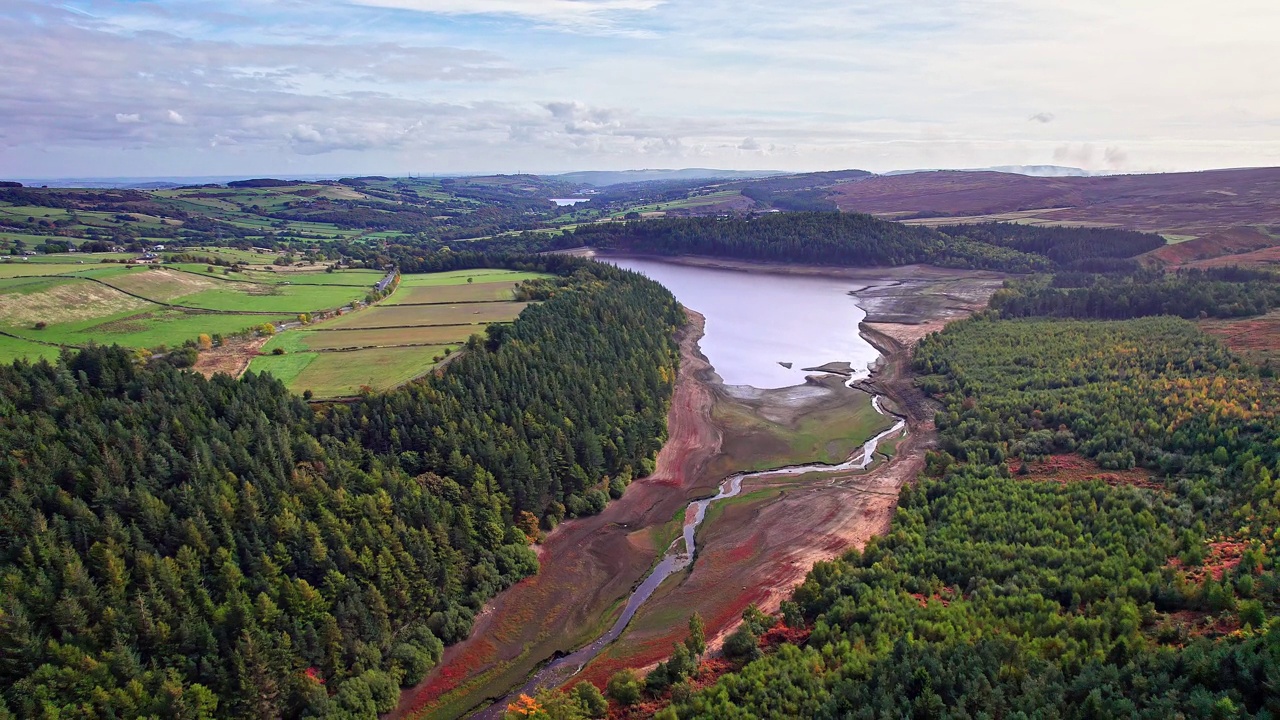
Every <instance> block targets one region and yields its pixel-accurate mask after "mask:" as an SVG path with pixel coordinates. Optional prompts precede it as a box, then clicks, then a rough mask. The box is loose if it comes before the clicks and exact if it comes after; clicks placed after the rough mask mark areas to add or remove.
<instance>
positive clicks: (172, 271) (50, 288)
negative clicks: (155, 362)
mask: <svg viewBox="0 0 1280 720" xmlns="http://www.w3.org/2000/svg"><path fill="white" fill-rule="evenodd" d="M61 257H62V258H66V257H75V255H74V254H73V255H70V256H61ZM382 275H383V274H382V273H381V272H378V271H341V272H334V273H324V272H320V273H293V274H291V278H293V279H294V280H296V281H297V282H298V283H299V284H293V282H290V283H289V284H285V283H284V282H273V283H265V282H264V283H257V282H245V281H243V280H237V281H229V280H225V279H223V278H221V277H216V276H210V275H207V274H200V273H192V272H182V271H180V270H179V269H177V268H167V267H161V266H134V265H122V264H117V263H91V264H85V265H80V264H67V263H66V262H65V261H64V262H62V263H34V262H32V263H27V262H22V263H12V264H7V263H0V331H3V332H6V333H9V334H11V335H15V336H18V337H19V338H22V339H13V338H6V340H5V342H4V349H3V352H2V353H0V362H8V361H11V360H13V359H15V358H19V357H27V358H33V359H34V358H37V357H50V356H53V355H56V354H57V351H58V349H57V347H56V346H58V345H66V346H72V347H83V346H85V345H88V344H90V343H96V344H100V345H110V344H119V345H123V346H126V347H133V348H156V347H159V346H162V345H163V346H167V347H176V346H179V345H181V344H182V343H184V342H186V341H189V340H194V339H196V338H197V337H198V336H199V335H201V334H208V335H234V334H238V333H242V332H245V331H249V330H251V329H253V328H255V327H257V326H259V325H262V324H264V323H273V324H279V323H285V322H292V321H295V320H296V319H297V315H298V314H299V313H304V312H307V313H310V312H316V311H321V310H331V309H334V308H337V307H340V306H343V305H346V304H349V303H351V302H352V301H354V300H358V299H361V298H363V297H364V296H365V295H366V293H367V292H368V291H369V290H370V289H372V286H373V284H374V283H375V282H376V281H377V280H378V279H380V278H381V277H382ZM307 280H319V281H320V282H318V283H316V284H301V283H304V282H306V281H307ZM337 281H345V282H337ZM347 283H351V284H347ZM171 305H178V306H183V307H170V306H171ZM250 313H258V314H250ZM38 324H43V327H41V328H40V329H37V325H38ZM450 334H451V335H452V334H454V333H450ZM450 339H451V338H450ZM32 341H41V342H43V343H47V344H39V343H36V342H32Z"/></svg>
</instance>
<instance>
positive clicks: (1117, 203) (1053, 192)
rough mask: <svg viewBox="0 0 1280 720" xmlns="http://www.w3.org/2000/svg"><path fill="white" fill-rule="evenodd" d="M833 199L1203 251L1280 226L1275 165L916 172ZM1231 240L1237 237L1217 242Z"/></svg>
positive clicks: (886, 211)
mask: <svg viewBox="0 0 1280 720" xmlns="http://www.w3.org/2000/svg"><path fill="white" fill-rule="evenodd" d="M833 198H834V200H835V202H836V204H837V205H838V206H839V207H840V209H841V210H845V211H857V212H867V213H872V214H875V215H879V216H882V217H890V218H893V219H898V220H904V221H907V222H913V223H919V224H948V223H954V222H957V221H958V220H959V219H961V218H963V219H964V220H965V221H970V222H984V221H989V220H1007V221H1017V222H1023V223H1035V224H1056V225H1080V224H1095V223H1096V224H1099V225H1104V226H1109V227H1120V228H1126V229H1131V230H1142V231H1146V232H1157V233H1161V234H1165V235H1168V236H1174V237H1173V239H1176V240H1187V239H1192V238H1211V240H1210V241H1209V242H1206V243H1202V245H1204V246H1205V247H1204V248H1203V250H1202V253H1204V254H1211V253H1212V252H1213V250H1212V246H1213V240H1212V238H1214V237H1215V236H1218V235H1219V234H1221V233H1224V232H1227V231H1231V232H1233V233H1235V234H1236V235H1237V236H1239V235H1240V234H1242V233H1244V234H1250V235H1252V236H1253V237H1254V238H1255V241H1254V244H1253V247H1257V246H1259V245H1262V244H1274V242H1275V238H1274V237H1273V234H1274V232H1275V230H1274V228H1276V227H1280V168H1255V169H1242V170H1214V171H1207V172H1189V173H1166V174H1155V175H1115V176H1106V177H1057V178H1047V177H1028V176H1025V175H1014V174H1010V173H997V172H958V171H938V172H922V173H912V174H909V175H893V176H876V177H871V178H867V179H865V180H860V181H857V182H851V183H845V184H842V185H840V186H838V187H836V188H835V189H834V192H833ZM1244 244H1245V245H1248V243H1247V242H1246V243H1244ZM1239 247H1240V245H1239V241H1238V242H1237V244H1234V245H1227V246H1224V249H1226V250H1229V249H1237V248H1239ZM1183 252H1184V253H1185V252H1186V251H1183ZM1189 254H1191V255H1197V254H1199V253H1196V252H1194V251H1192V252H1191V253H1189ZM1218 254H1222V253H1221V252H1219V253H1218ZM1172 257H1174V256H1171V258H1172Z"/></svg>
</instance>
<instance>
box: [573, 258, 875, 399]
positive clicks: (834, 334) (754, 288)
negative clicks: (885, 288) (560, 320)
mask: <svg viewBox="0 0 1280 720" xmlns="http://www.w3.org/2000/svg"><path fill="white" fill-rule="evenodd" d="M599 259H600V260H602V261H604V262H608V263H612V264H614V265H617V266H618V267H622V268H626V269H628V270H634V271H636V272H639V273H643V274H644V275H645V276H647V277H649V278H651V279H653V280H656V281H658V282H660V283H662V284H663V285H665V286H666V287H667V289H668V290H670V291H671V292H672V293H674V294H675V296H676V299H678V300H679V301H680V303H681V304H683V305H684V306H685V307H687V308H690V309H692V310H696V311H698V312H700V313H702V314H703V315H704V316H705V317H706V318H707V326H706V332H705V334H704V335H703V336H702V339H701V340H700V341H698V344H699V346H700V347H701V348H702V352H703V354H704V355H706V356H707V359H708V360H710V361H711V364H712V365H713V366H714V367H715V369H716V372H717V373H718V374H719V375H720V378H721V379H722V380H724V382H725V384H726V385H751V386H753V387H757V388H762V389H764V388H779V387H790V386H792V385H799V384H801V383H803V382H804V378H805V375H810V374H812V373H806V372H804V371H803V368H807V367H816V366H818V365H823V364H826V363H829V362H847V363H849V364H850V365H852V366H853V369H854V371H855V372H861V373H862V374H864V375H865V372H866V369H867V367H868V366H869V365H870V364H871V363H873V362H875V360H876V358H877V357H879V355H880V354H879V353H878V352H876V349H875V348H874V347H872V346H871V345H870V344H869V343H868V342H867V341H866V340H863V339H862V336H860V335H859V334H858V323H859V322H861V321H862V319H863V318H864V317H866V313H865V312H863V311H862V308H860V307H858V305H857V303H856V300H855V298H854V297H852V296H850V295H849V291H851V290H854V289H857V288H859V287H865V286H866V283H865V282H863V281H855V280H846V279H842V278H827V277H814V276H805V275H781V274H772V273H760V272H747V271H742V270H723V269H719V268H705V267H694V266H689V265H677V264H675V263H668V262H662V261H661V260H652V259H648V258H644V259H640V258H629V257H622V256H609V257H601V258H599ZM782 362H788V363H791V369H787V368H785V367H783V366H782V365H779V363H782Z"/></svg>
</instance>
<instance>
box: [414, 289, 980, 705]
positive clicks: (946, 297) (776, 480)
mask: <svg viewBox="0 0 1280 720" xmlns="http://www.w3.org/2000/svg"><path fill="white" fill-rule="evenodd" d="M736 269H745V268H743V267H738V268H736ZM790 269H791V270H797V269H796V268H790ZM812 270H815V271H817V272H828V271H830V270H831V269H830V268H817V269H812ZM897 270H898V271H899V272H898V273H897V275H898V278H897V279H896V281H894V282H889V283H886V282H883V281H884V278H885V275H886V274H887V273H886V272H884V271H881V270H879V269H875V270H859V271H850V272H860V273H866V274H867V275H866V279H867V280H868V281H869V282H868V285H875V286H877V287H878V288H879V289H882V290H884V292H882V293H880V294H878V295H876V296H875V297H874V300H872V301H871V302H873V303H876V304H877V307H878V310H877V313H878V315H876V317H885V316H888V317H906V318H909V319H910V324H903V323H895V322H883V321H881V322H876V323H864V324H863V325H862V336H863V338H864V339H865V340H866V341H868V342H870V343H871V344H872V345H873V346H874V347H875V348H876V349H878V350H879V351H880V352H881V353H883V354H884V357H883V358H882V359H881V360H880V361H879V362H877V363H876V366H875V369H874V373H873V374H872V376H871V377H870V378H866V379H862V380H859V381H857V387H855V388H850V387H846V385H845V384H846V382H848V381H849V378H848V376H847V375H845V374H844V373H842V372H840V371H842V370H845V367H836V366H833V365H827V366H816V367H823V368H825V369H828V370H834V371H837V374H830V373H820V372H815V373H810V374H809V375H808V377H807V378H806V379H805V382H804V383H803V384H799V385H795V386H792V387H785V388H776V389H764V390H762V389H758V388H755V387H750V386H745V385H725V384H724V383H722V382H721V381H720V378H719V377H718V376H717V375H716V373H715V371H714V369H713V368H712V367H711V365H710V364H709V363H708V361H707V359H706V358H705V357H704V356H703V355H702V353H701V351H700V350H699V347H698V339H699V337H700V336H701V333H702V328H703V318H702V317H701V316H700V315H698V314H697V313H694V312H689V316H690V323H689V325H688V326H686V328H685V330H684V331H683V332H682V336H681V338H680V348H681V367H680V374H679V376H678V379H677V384H676V390H675V396H674V399H673V402H672V406H671V409H670V412H669V414H668V431H669V440H668V443H667V445H666V446H664V448H663V450H662V452H661V453H660V455H659V457H658V465H657V471H656V472H655V473H654V474H653V475H651V476H650V477H648V478H644V479H640V480H637V481H636V482H635V483H633V484H632V486H631V487H630V488H628V490H627V492H626V493H625V494H624V496H623V497H622V498H621V499H620V500H617V501H615V502H613V503H611V504H610V505H609V506H608V508H606V510H605V511H604V512H603V513H601V514H600V515H597V516H594V517H588V518H582V519H579V520H573V521H569V522H566V523H564V524H562V525H561V526H560V527H558V528H557V529H556V530H555V531H554V532H552V533H551V534H550V535H549V536H548V537H547V538H546V540H545V541H544V543H543V544H542V545H541V546H540V548H539V552H540V558H541V570H540V572H539V574H538V575H536V576H534V577H531V578H527V579H526V580H524V581H522V582H520V583H518V584H517V585H516V586H514V587H512V588H510V589H508V590H507V591H505V592H504V593H502V594H501V595H499V596H498V597H497V598H495V599H494V600H493V601H492V602H490V603H489V605H488V606H487V607H486V608H485V610H484V611H483V613H482V614H481V615H480V616H479V617H478V618H477V621H476V625H475V627H474V629H473V631H472V633H471V636H470V637H469V638H468V639H467V640H465V641H464V642H462V643H458V644H456V645H454V646H452V647H450V648H448V649H447V650H446V653H445V656H444V660H443V662H442V664H441V666H440V667H438V668H436V669H435V670H434V671H433V672H432V673H431V674H430V675H429V676H428V677H427V678H426V679H425V680H424V681H423V683H421V684H420V685H419V686H418V687H417V688H414V689H413V690H411V691H408V692H406V693H405V694H404V696H403V698H402V702H401V704H400V707H399V708H398V709H397V711H396V712H395V713H393V714H392V715H391V717H406V716H410V715H414V716H422V717H456V716H459V715H462V714H466V713H467V712H470V711H472V710H475V709H480V708H482V707H485V706H487V704H488V703H489V702H492V701H493V700H496V699H497V698H500V697H502V696H503V695H504V694H505V693H506V692H507V691H508V690H509V689H511V688H513V687H517V686H519V685H521V684H522V683H523V682H524V681H525V679H526V678H527V677H529V675H530V674H531V673H532V672H533V671H534V670H535V669H537V668H538V667H539V666H540V665H541V664H543V663H544V662H546V661H547V660H549V659H551V658H552V657H554V656H556V655H559V654H567V653H569V652H571V651H573V650H575V649H577V648H579V647H581V646H583V645H586V644H587V643H589V642H590V641H591V640H592V639H593V638H595V637H597V636H599V635H601V634H602V633H603V632H604V631H605V630H606V629H607V628H608V627H609V626H610V625H611V624H612V623H613V620H614V619H615V618H616V617H617V615H618V613H619V612H620V609H621V604H622V602H623V601H624V600H625V599H626V598H627V597H628V596H629V595H630V593H631V591H632V589H633V588H634V587H635V586H636V585H637V584H638V583H639V582H640V580H641V579H643V577H644V576H645V575H646V574H647V573H648V571H649V568H650V567H652V565H653V563H654V562H655V561H656V560H657V559H658V558H659V557H660V556H661V555H662V554H663V552H664V551H665V550H666V549H667V547H668V546H669V545H670V543H671V542H672V540H673V539H674V538H675V537H676V535H677V534H678V532H679V529H680V526H681V524H682V520H683V512H684V508H685V507H686V505H687V504H688V503H689V501H690V500H693V499H697V498H702V497H709V496H711V495H713V494H715V492H716V488H717V486H718V485H719V484H720V482H721V481H722V480H724V479H725V478H726V477H727V476H728V475H729V474H732V473H733V472H737V471H740V470H751V469H756V470H758V469H762V468H771V467H779V466H783V465H792V464H801V463H808V462H813V461H814V460H815V459H819V460H820V461H821V462H839V459H834V460H833V459H824V458H829V457H832V456H834V455H839V456H841V457H847V456H848V454H849V453H850V452H852V451H853V450H854V449H856V448H858V447H860V443H861V442H862V441H863V440H865V439H867V438H869V437H871V436H872V435H874V434H875V433H877V432H879V431H881V430H883V429H885V427H887V425H888V424H891V421H892V420H893V419H892V418H887V417H885V416H881V415H878V414H877V413H875V412H874V411H872V410H871V409H870V408H871V403H870V402H869V398H870V395H869V393H870V394H875V395H878V396H880V397H881V398H882V401H883V402H882V405H884V406H885V407H886V408H887V409H888V410H890V411H892V412H895V413H899V414H900V415H902V416H904V417H905V418H906V421H907V436H906V438H905V439H903V440H901V441H900V442H898V443H897V446H896V448H894V451H893V454H892V457H887V456H884V455H877V457H876V462H875V463H874V464H873V465H872V466H871V467H870V468H869V469H867V470H862V471H855V470H850V471H848V472H844V471H842V472H840V473H815V474H805V475H792V476H773V477H770V476H767V475H766V476H757V477H753V478H752V479H750V480H749V481H746V482H744V484H743V487H742V493H741V495H739V496H738V497H735V498H733V499H731V500H726V501H723V502H721V503H718V504H716V505H713V506H712V507H711V509H710V510H708V514H707V519H706V521H705V522H704V524H703V525H702V526H701V528H700V529H699V531H698V535H697V538H698V540H697V547H698V551H697V555H696V557H695V559H694V562H693V564H692V565H691V566H690V567H689V568H688V569H686V570H684V571H682V572H679V573H677V574H675V575H673V576H671V577H670V578H668V579H667V580H666V581H665V582H663V583H662V584H661V585H660V586H659V587H658V589H657V591H656V592H655V593H654V594H653V596H652V597H650V598H649V600H648V601H646V602H645V604H644V605H643V606H641V608H640V610H639V611H638V612H637V614H636V616H635V618H634V620H633V621H632V622H631V624H630V625H628V626H627V628H626V630H625V631H624V633H623V635H622V637H621V638H620V640H619V641H617V642H615V643H613V644H612V645H610V646H608V647H607V648H606V649H605V651H604V652H603V653H602V654H601V655H600V656H599V657H597V658H596V659H595V660H594V661H592V662H591V663H590V664H588V666H587V667H586V668H585V669H584V671H583V672H582V673H580V674H579V675H578V676H576V677H575V678H574V681H576V680H578V679H581V678H586V679H589V680H591V681H595V682H599V683H601V684H602V683H603V681H604V680H605V679H607V677H608V675H609V674H610V673H611V672H613V671H614V670H616V669H618V668H621V667H633V668H639V667H645V666H647V665H649V664H651V663H653V662H656V661H658V660H661V659H663V658H664V657H666V655H667V654H668V653H669V652H670V650H671V643H672V642H673V641H674V640H676V639H678V637H677V636H682V634H683V632H684V626H685V621H686V620H687V618H688V617H689V615H691V614H692V613H693V612H694V611H695V610H696V611H698V612H699V613H701V614H702V616H703V618H704V619H705V620H706V623H707V632H708V636H709V637H715V636H717V635H719V636H723V635H724V634H726V633H727V632H729V631H731V630H732V628H733V627H734V626H735V625H736V623H737V621H738V618H739V617H740V615H741V612H742V610H743V609H744V608H745V607H746V606H747V605H748V604H749V603H752V602H754V603H757V604H759V605H761V606H762V607H764V608H766V609H774V608H776V607H777V605H778V603H779V602H781V600H782V599H784V598H785V597H786V596H787V595H788V594H789V593H790V592H791V590H792V589H793V588H794V587H795V586H796V585H798V584H799V583H800V582H802V581H803V579H804V576H805V575H806V573H807V572H808V571H809V569H810V568H812V566H813V564H814V563H815V562H817V561H819V560H824V559H829V558H832V557H835V556H838V555H840V554H841V553H843V552H844V551H846V550H847V549H849V548H851V547H860V546H861V545H862V544H864V543H865V542H866V541H867V540H868V539H869V538H871V537H872V536H874V535H876V534H878V533H882V532H884V531H885V529H887V527H888V524H889V522H890V520H891V518H892V516H893V512H894V509H895V508H896V506H897V497H898V492H899V490H900V489H901V487H902V485H903V484H904V483H907V482H910V481H911V480H912V479H914V477H915V476H916V475H917V474H918V473H919V471H920V470H921V469H922V467H923V462H924V460H923V456H924V450H925V448H927V447H929V446H930V444H931V443H932V442H933V437H934V436H933V427H932V416H933V411H934V408H933V407H932V405H931V403H930V401H929V400H928V399H927V398H925V397H924V396H923V394H922V393H920V391H919V390H918V389H917V388H915V386H914V383H913V379H912V378H911V376H910V373H909V350H910V346H911V345H912V344H913V343H914V342H915V341H917V340H918V339H919V338H920V337H922V336H923V335H924V334H925V332H927V331H929V330H932V329H938V328H941V327H942V326H943V325H944V324H945V323H946V322H947V321H948V320H951V319H954V318H958V317H961V316H963V315H966V314H968V312H969V311H971V310H972V309H974V308H977V307H980V306H981V305H982V304H984V303H985V302H986V299H987V298H988V297H989V296H990V292H993V291H994V290H995V288H996V287H998V285H999V283H1000V279H999V278H998V277H995V276H992V275H991V274H979V277H963V276H961V274H958V273H953V272H951V271H940V270H937V269H934V268H907V269H903V268H898V269H897ZM890 272H892V271H890ZM841 274H842V276H846V277H847V276H848V275H845V274H844V271H841ZM873 280H878V281H880V282H873ZM895 283H896V284H895ZM912 288H914V289H915V290H916V291H917V292H918V294H917V295H913V294H912V293H911V292H910V289H912ZM864 289H865V288H864ZM858 297H859V301H861V298H862V295H861V293H859V296H858ZM837 365H839V363H837Z"/></svg>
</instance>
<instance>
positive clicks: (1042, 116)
mask: <svg viewBox="0 0 1280 720" xmlns="http://www.w3.org/2000/svg"><path fill="white" fill-rule="evenodd" d="M1053 118H1054V115H1053V113H1051V112H1038V113H1036V114H1035V115H1032V116H1031V117H1029V118H1027V120H1029V121H1031V122H1038V123H1042V124H1048V123H1051V122H1053Z"/></svg>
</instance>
